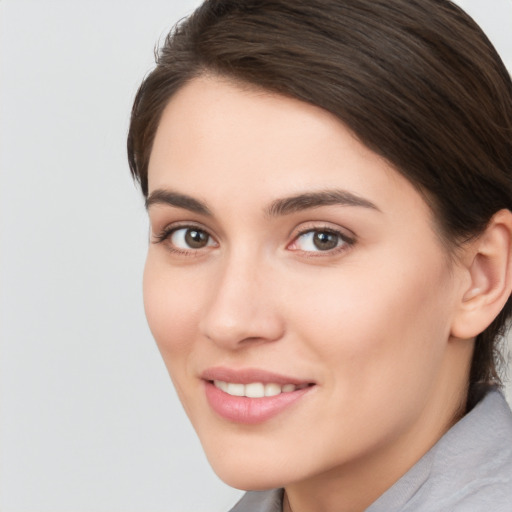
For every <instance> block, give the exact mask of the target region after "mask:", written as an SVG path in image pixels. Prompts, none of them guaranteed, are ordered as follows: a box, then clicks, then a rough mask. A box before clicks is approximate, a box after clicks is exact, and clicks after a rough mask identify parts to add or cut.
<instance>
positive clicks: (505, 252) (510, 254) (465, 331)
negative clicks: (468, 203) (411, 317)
mask: <svg viewBox="0 0 512 512" xmlns="http://www.w3.org/2000/svg"><path fill="white" fill-rule="evenodd" d="M467 251H468V254H467V255H466V256H467V262H466V269H467V272H468V275H469V284H468V285H467V286H465V289H464V290H463V293H462V294H461V299H460V304H459V308H458V310H457V312H456V315H455V317H454V319H453V322H452V330H451V335H452V336H454V337H456V338H461V339H470V338H474V337H475V336H477V335H478V334H480V333H481V332H483V331H484V330H485V329H486V328H487V327H488V326H489V325H490V324H491V322H492V321H493V320H494V319H495V318H496V316H497V315H498V314H499V312H500V311H501V310H502V308H503V306H504V305H505V303H506V302H507V300H508V298H509V296H510V293H511V291H512V268H511V267H512V212H510V211H509V210H500V211H499V212H497V213H496V214H495V215H494V216H493V217H492V219H491V220H490V222H489V224H488V225H487V227H486V229H485V231H484V232H483V233H482V234H481V235H480V236H479V237H478V238H477V239H475V240H474V241H472V242H470V243H469V246H468V249H467Z"/></svg>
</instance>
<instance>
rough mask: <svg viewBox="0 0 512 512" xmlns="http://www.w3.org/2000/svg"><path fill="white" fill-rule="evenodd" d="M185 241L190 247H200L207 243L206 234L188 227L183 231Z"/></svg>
mask: <svg viewBox="0 0 512 512" xmlns="http://www.w3.org/2000/svg"><path fill="white" fill-rule="evenodd" d="M185 241H186V242H187V245H188V246H189V247H191V248H192V249H201V248H202V247H205V246H206V244H207V243H208V235H207V234H206V233H205V232H204V231H199V230H198V229H189V230H187V232H186V233H185Z"/></svg>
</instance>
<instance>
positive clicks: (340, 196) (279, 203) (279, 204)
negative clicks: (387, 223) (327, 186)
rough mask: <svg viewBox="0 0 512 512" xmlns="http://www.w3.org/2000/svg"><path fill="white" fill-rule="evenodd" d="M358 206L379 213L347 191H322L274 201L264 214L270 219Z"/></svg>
mask: <svg viewBox="0 0 512 512" xmlns="http://www.w3.org/2000/svg"><path fill="white" fill-rule="evenodd" d="M331 205H340V206H359V207H363V208H370V209H372V210H376V211H380V209H379V208H378V207H377V206H376V205H375V204H373V203H372V202H371V201H368V199H364V198H363V197H360V196H358V195H356V194H353V193H352V192H348V191H347V190H337V189H336V190H322V191H319V192H306V193H304V194H298V195H296V196H291V197H285V198H283V199H276V200H275V201H273V202H272V203H271V204H270V206H269V207H268V208H267V210H266V213H267V215H269V216H271V217H276V216H281V215H288V214H291V213H296V212H299V211H302V210H309V209H311V208H320V207H321V206H331Z"/></svg>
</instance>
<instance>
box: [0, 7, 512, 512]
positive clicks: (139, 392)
mask: <svg viewBox="0 0 512 512" xmlns="http://www.w3.org/2000/svg"><path fill="white" fill-rule="evenodd" d="M460 3H461V4H463V6H464V7H465V8H467V10H468V11H469V12H470V13H471V14H473V16H474V17H475V18H476V19H477V21H478V22H480V23H481V25H482V26H483V28H484V29H485V30H486V31H487V32H488V34H489V36H490V37H491V39H492V40H493V42H494V43H495V45H496V46H497V48H498V50H499V51H500V53H501V54H502V56H503V57H504V59H505V61H507V62H508V64H509V66H510V69H512V33H511V26H512V2H511V1H510V0H487V1H484V0H466V1H464V2H462V1H461V2H460ZM196 4H197V1H193V0H189V1H187V0H179V1H176V0H150V1H141V0H137V1H136V0H88V1H87V2H84V1H79V0H67V1H66V0H45V1H42V0H0V59H1V60H0V80H1V82H0V87H1V89H0V93H1V95H0V144H1V145H0V170H1V174H0V234H1V239H0V243H1V253H0V258H1V259H0V341H1V344H0V355H1V359H0V390H1V409H0V418H1V419H0V450H1V452H0V511H1V512H159V511H162V512H163V511H165V512H202V511H204V512H206V511H208V512H223V511H226V510H227V509H229V507H230V505H231V504H232V503H234V502H235V501H236V498H237V496H239V495H240V492H239V491H235V490H232V489H229V488H228V487H226V486H225V485H223V484H222V483H220V482H219V481H218V480H217V478H216V477H215V475H214V474H213V472H212V471H211V469H210V468H209V466H208V464H207V462H206V461H205V458H204V456H203V454H202V451H201V448H200V446H199V443H198V441H197V440H196V437H195V434H194V433H193V431H192V428H191V427H190V425H189V423H188V420H187V419H186V417H185V415H184V413H183V411H182V409H181V406H180V405H179V403H178V401H177V399H176V396H175V394H174V391H173V389H172V386H171V383H170V380H169V378H168V376H167V373H166V371H165V368H164V365H163V363H162V362H161V360H160V356H159V354H158V351H157V349H156V347H155V344H154V342H153V340H152V338H151V335H150V333H149V331H148V329H147V327H146V323H145V319H144V316H143V308H142V298H141V275H142V267H143V262H144V253H145V246H146V237H147V224H146V217H145V212H144V208H143V203H142V198H141V195H140V193H139V191H138V190H137V189H136V188H135V186H134V185H133V184H132V182H131V179H130V177H129V173H128V166H127V163H126V157H125V138H126V132H127V126H128V117H129V111H130V107H131V102H132V100H133V97H134V94H135V91H136V89H137V86H138V84H139V82H140V80H141V79H142V77H143V76H144V74H145V73H146V72H147V71H148V70H149V69H150V68H151V66H152V62H153V47H154V45H155V43H156V41H157V40H158V39H159V38H161V37H163V36H164V35H165V33H166V32H167V30H168V29H169V28H170V27H171V26H172V25H173V23H174V22H175V21H176V20H178V19H179V18H181V17H182V16H184V15H186V14H187V13H189V12H190V11H191V10H192V8H193V7H194V5H196ZM509 396H512V393H511V389H510V387H509ZM197 482H200V483H201V485H200V488H199V486H198V485H197Z"/></svg>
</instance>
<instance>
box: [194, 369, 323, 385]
mask: <svg viewBox="0 0 512 512" xmlns="http://www.w3.org/2000/svg"><path fill="white" fill-rule="evenodd" d="M201 378H202V379H204V380H209V381H214V380H220V381H223V382H236V383H237V384H250V383H252V382H262V383H263V384H271V383H272V384H279V385H281V386H284V385H285V384H295V385H296V386H299V385H301V384H313V382H312V381H310V380H305V379H300V378H297V377H289V376H287V375H281V374H278V373H273V372H269V371H267V370H262V369H259V368H243V369H234V368H226V367H222V366H217V367H212V368H208V369H206V370H205V371H204V372H202V373H201Z"/></svg>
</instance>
